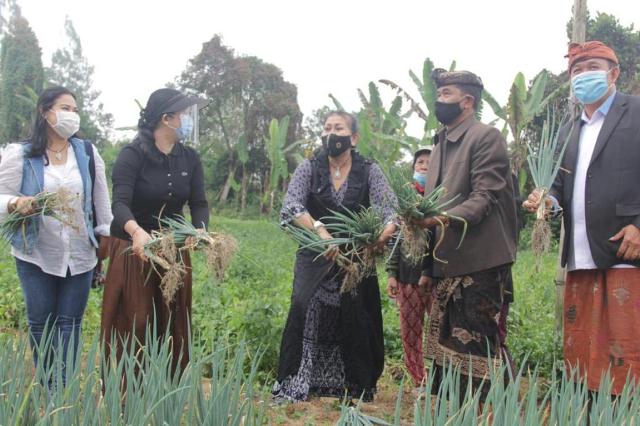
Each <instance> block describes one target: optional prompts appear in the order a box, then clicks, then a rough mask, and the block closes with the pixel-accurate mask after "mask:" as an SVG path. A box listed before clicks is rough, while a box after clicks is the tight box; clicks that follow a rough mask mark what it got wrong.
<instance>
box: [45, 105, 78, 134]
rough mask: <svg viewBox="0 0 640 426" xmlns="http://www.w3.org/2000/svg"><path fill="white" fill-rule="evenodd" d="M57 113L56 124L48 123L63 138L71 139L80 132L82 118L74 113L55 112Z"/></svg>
mask: <svg viewBox="0 0 640 426" xmlns="http://www.w3.org/2000/svg"><path fill="white" fill-rule="evenodd" d="M54 112H55V113H56V124H55V125H54V124H51V122H49V120H47V123H49V125H50V126H51V128H52V129H53V130H54V131H55V132H56V133H57V134H58V135H60V137H61V138H64V139H69V138H70V137H71V136H73V135H75V134H76V133H77V132H78V130H80V116H79V115H78V113H76V112H72V111H54Z"/></svg>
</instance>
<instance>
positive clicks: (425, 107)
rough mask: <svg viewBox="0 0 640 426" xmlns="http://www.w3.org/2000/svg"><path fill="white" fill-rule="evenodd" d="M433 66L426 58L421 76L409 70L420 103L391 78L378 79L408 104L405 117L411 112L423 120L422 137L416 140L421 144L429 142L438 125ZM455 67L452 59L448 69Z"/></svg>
mask: <svg viewBox="0 0 640 426" xmlns="http://www.w3.org/2000/svg"><path fill="white" fill-rule="evenodd" d="M434 68H435V66H434V64H433V61H431V59H429V58H427V59H425V60H424V63H423V65H422V78H420V77H418V75H416V73H414V72H413V71H412V70H409V77H411V80H412V81H413V83H414V84H415V86H416V88H417V89H418V93H419V94H420V99H421V100H422V104H421V103H420V102H419V101H417V100H416V99H415V98H414V97H413V96H412V95H411V94H410V93H409V92H408V91H407V90H405V89H403V88H402V87H401V86H400V85H398V84H396V83H394V82H393V81H391V80H385V79H383V80H380V83H382V84H384V85H386V86H388V87H390V88H391V89H393V90H395V91H396V92H397V94H398V95H400V96H402V97H403V98H404V99H405V100H406V101H407V103H408V104H409V112H408V115H407V117H408V116H410V115H411V114H415V115H417V116H418V117H419V118H420V119H421V120H422V121H424V134H423V136H422V139H418V140H416V142H417V143H419V144H422V145H426V144H429V143H430V140H431V138H432V137H433V136H434V135H435V133H436V131H437V130H438V128H439V127H440V123H439V122H438V119H437V118H436V114H435V107H436V99H437V97H438V95H437V88H436V85H435V83H434V82H433V80H432V79H431V73H432V72H433V70H434ZM455 69H456V62H455V61H453V62H452V63H451V65H450V66H449V71H453V70H455Z"/></svg>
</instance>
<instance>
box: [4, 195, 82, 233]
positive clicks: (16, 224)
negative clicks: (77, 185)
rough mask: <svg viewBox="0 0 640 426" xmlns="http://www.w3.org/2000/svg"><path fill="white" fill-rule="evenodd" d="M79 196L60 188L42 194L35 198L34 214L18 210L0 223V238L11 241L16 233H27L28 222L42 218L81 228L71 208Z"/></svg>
mask: <svg viewBox="0 0 640 426" xmlns="http://www.w3.org/2000/svg"><path fill="white" fill-rule="evenodd" d="M77 197H78V195H76V194H72V193H71V192H69V191H68V190H66V189H65V188H60V189H58V190H57V191H55V192H41V193H39V194H37V195H35V196H34V197H33V200H32V201H31V207H32V209H33V213H30V214H27V215H24V214H22V213H21V212H19V211H18V210H14V211H13V212H11V213H9V215H7V217H6V218H5V219H4V220H3V221H2V222H0V236H2V237H3V238H5V239H6V240H7V241H10V240H11V238H12V237H13V236H14V235H15V233H16V232H21V233H23V234H24V233H25V232H26V226H27V222H28V221H29V220H30V219H35V218H38V217H42V216H49V217H52V218H54V219H57V220H59V221H60V222H62V223H64V224H65V225H67V226H70V227H71V228H73V229H75V230H79V229H80V227H79V225H78V224H77V223H75V215H76V211H75V210H74V209H73V208H72V207H71V205H72V201H73V200H74V199H75V198H77Z"/></svg>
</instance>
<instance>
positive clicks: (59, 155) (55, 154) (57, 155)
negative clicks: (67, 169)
mask: <svg viewBox="0 0 640 426" xmlns="http://www.w3.org/2000/svg"><path fill="white" fill-rule="evenodd" d="M67 148H69V143H68V142H67V144H66V145H65V146H64V147H62V148H60V150H58V151H56V150H55V149H51V148H47V151H51V152H53V157H54V158H55V159H56V160H58V161H61V160H62V153H63V152H64V151H66V150H67Z"/></svg>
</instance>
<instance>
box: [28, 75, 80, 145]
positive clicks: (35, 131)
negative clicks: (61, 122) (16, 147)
mask: <svg viewBox="0 0 640 426" xmlns="http://www.w3.org/2000/svg"><path fill="white" fill-rule="evenodd" d="M62 95H70V96H71V97H72V98H73V99H76V95H75V94H74V93H73V92H72V91H71V90H69V89H67V88H65V87H62V86H53V87H49V88H47V89H45V90H43V91H42V93H41V94H40V97H39V98H38V103H37V105H36V114H35V117H34V119H33V127H32V128H31V136H29V142H31V151H30V152H29V156H30V157H40V156H42V155H45V154H46V152H47V126H48V125H49V124H48V123H47V120H45V118H44V114H45V113H46V112H47V111H49V110H50V109H51V108H52V107H53V105H54V104H55V103H56V101H57V100H58V98H59V97H60V96H62Z"/></svg>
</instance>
